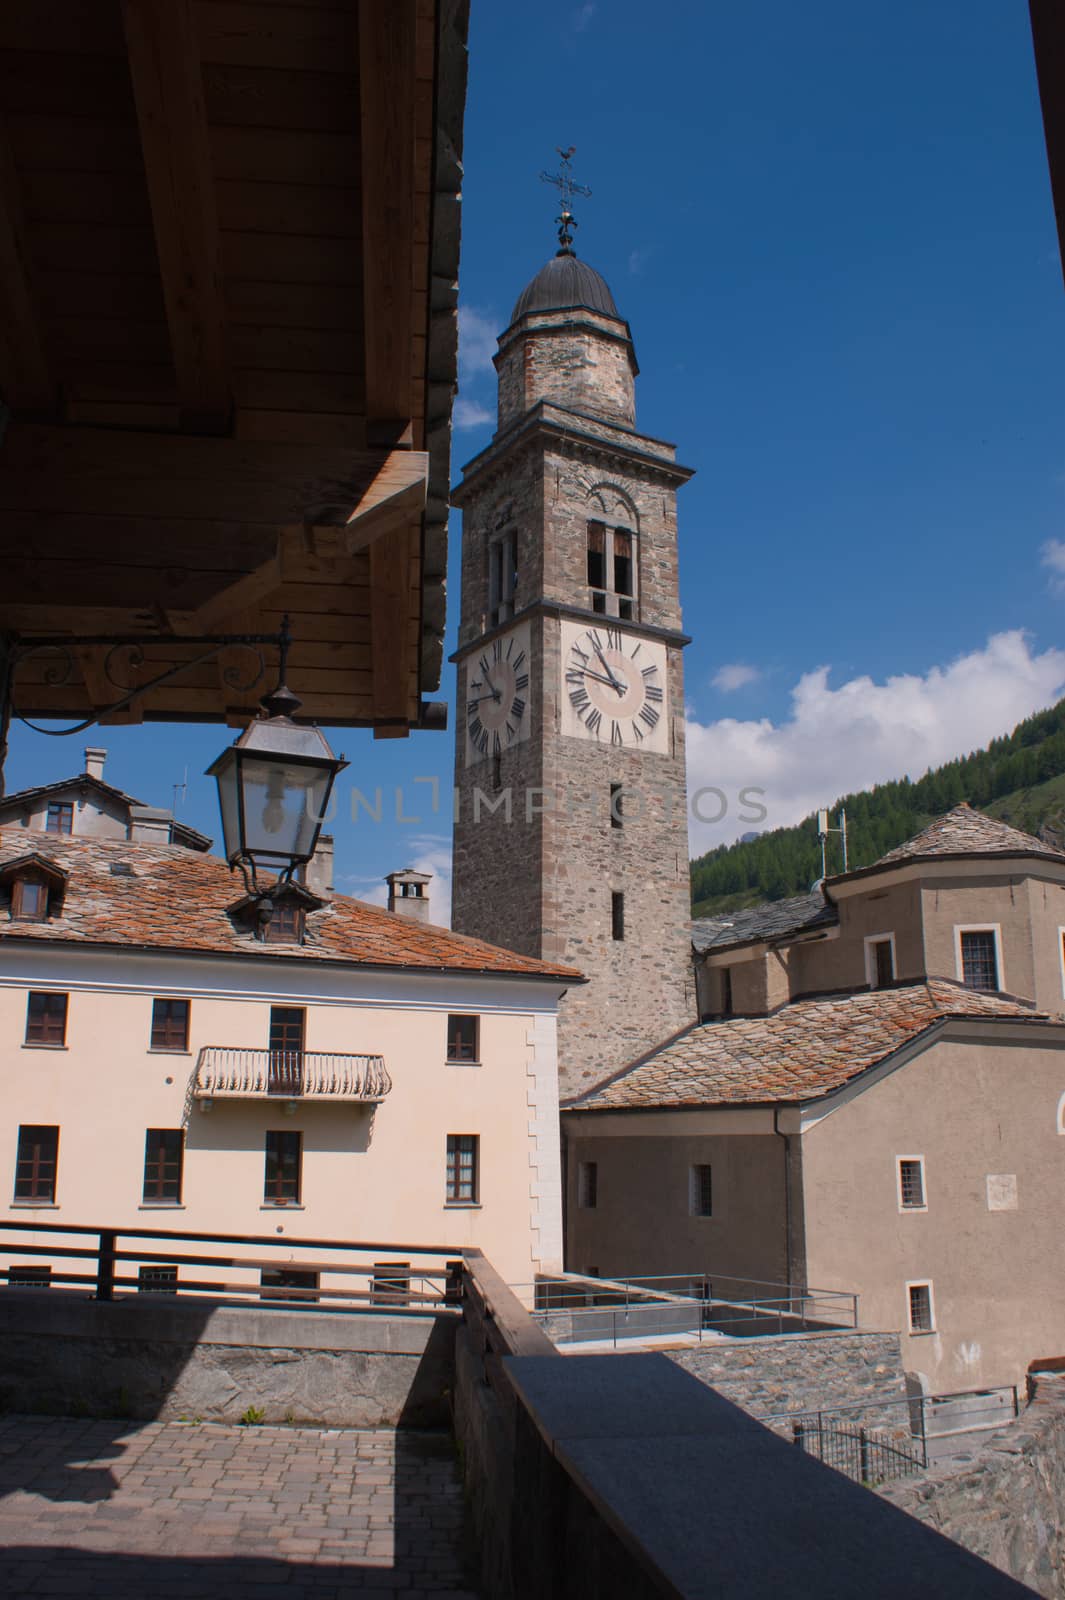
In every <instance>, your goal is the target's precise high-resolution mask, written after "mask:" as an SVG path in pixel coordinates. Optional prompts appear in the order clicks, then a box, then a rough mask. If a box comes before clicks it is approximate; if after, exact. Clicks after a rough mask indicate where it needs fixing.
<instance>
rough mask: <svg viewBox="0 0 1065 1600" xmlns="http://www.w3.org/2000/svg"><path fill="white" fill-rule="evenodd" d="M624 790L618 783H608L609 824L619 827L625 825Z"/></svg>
mask: <svg viewBox="0 0 1065 1600" xmlns="http://www.w3.org/2000/svg"><path fill="white" fill-rule="evenodd" d="M624 802H625V790H624V788H623V787H622V785H621V784H620V783H612V784H611V785H610V826H611V827H612V828H621V827H624V825H625V812H624V809H623V807H624Z"/></svg>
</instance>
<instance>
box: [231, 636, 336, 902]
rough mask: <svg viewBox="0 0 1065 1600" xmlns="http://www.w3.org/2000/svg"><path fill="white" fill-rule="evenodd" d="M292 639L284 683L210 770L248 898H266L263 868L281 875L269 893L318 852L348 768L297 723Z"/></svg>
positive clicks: (318, 733)
mask: <svg viewBox="0 0 1065 1600" xmlns="http://www.w3.org/2000/svg"><path fill="white" fill-rule="evenodd" d="M287 654H288V639H287V634H286V635H284V636H283V637H282V643H281V662H280V670H279V674H278V676H279V682H278V685H277V688H276V689H275V690H274V691H273V693H272V694H268V695H264V696H263V699H262V702H261V706H262V710H261V711H260V713H259V715H258V716H257V717H256V718H255V720H254V721H253V722H250V723H249V724H248V726H247V727H246V728H245V730H244V732H243V733H242V734H241V736H240V738H239V739H238V740H237V741H236V743H235V744H232V745H230V747H229V749H228V750H224V751H223V752H222V754H221V755H220V756H219V757H218V759H217V760H216V761H214V762H212V764H211V765H210V766H209V767H208V769H207V776H208V777H211V778H214V779H216V781H217V783H218V803H219V807H220V809H221V812H222V834H223V838H224V844H225V853H226V860H227V861H228V862H229V865H230V866H231V867H239V868H240V870H241V872H242V873H243V875H244V881H245V884H246V885H247V888H248V892H249V894H253V895H255V896H256V898H257V899H259V900H263V901H265V898H266V895H267V892H268V891H267V890H265V889H260V887H259V883H258V879H257V877H256V870H257V868H264V869H266V870H269V871H275V872H276V873H277V875H278V876H277V879H276V881H275V882H274V883H273V884H272V885H271V886H270V888H271V890H277V889H281V888H283V887H284V886H285V884H287V883H288V882H289V881H290V880H291V878H292V875H293V873H294V872H295V870H296V868H297V867H299V866H302V865H304V864H305V863H306V862H308V861H309V860H310V859H311V857H312V856H313V854H314V849H315V846H316V845H317V843H318V835H319V833H320V832H321V829H322V822H323V820H324V818H325V813H326V808H327V806H328V804H329V796H330V794H331V792H332V788H333V781H334V779H335V778H336V775H337V773H338V772H341V771H342V770H343V769H344V768H345V767H346V766H347V765H348V763H347V762H346V761H345V760H344V758H343V756H341V757H340V758H339V759H338V758H337V757H336V756H335V755H334V754H333V752H332V750H330V748H329V745H328V744H327V742H326V740H325V738H324V737H323V735H322V733H321V731H320V730H319V729H318V728H315V727H307V726H302V727H301V726H300V725H299V724H298V723H296V722H294V721H293V716H294V714H295V712H296V711H298V710H299V706H300V701H299V700H297V698H296V696H295V695H294V694H293V693H292V690H291V689H289V688H288V686H287V685H286V683H285V658H286V656H287Z"/></svg>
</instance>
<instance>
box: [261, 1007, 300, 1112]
mask: <svg viewBox="0 0 1065 1600" xmlns="http://www.w3.org/2000/svg"><path fill="white" fill-rule="evenodd" d="M306 1025H307V1013H306V1011H305V1010H304V1008H303V1007H302V1006H271V1007H270V1043H269V1050H270V1061H269V1078H268V1082H267V1089H268V1092H269V1093H270V1094H283V1095H284V1094H287V1095H298V1094H300V1093H301V1091H302V1087H303V1041H304V1034H305V1031H306Z"/></svg>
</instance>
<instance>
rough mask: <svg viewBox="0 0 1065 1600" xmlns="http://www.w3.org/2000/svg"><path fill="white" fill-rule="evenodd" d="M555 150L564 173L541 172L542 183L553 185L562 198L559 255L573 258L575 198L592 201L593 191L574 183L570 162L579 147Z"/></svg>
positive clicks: (558, 146) (559, 217)
mask: <svg viewBox="0 0 1065 1600" xmlns="http://www.w3.org/2000/svg"><path fill="white" fill-rule="evenodd" d="M555 149H556V150H557V151H558V153H559V155H560V156H561V157H562V171H561V172H541V174H540V182H541V183H553V184H554V185H555V188H556V189H557V190H558V191H559V193H560V194H561V196H562V210H561V212H560V213H559V215H558V216H557V217H556V218H555V221H556V222H557V223H558V244H559V250H558V253H559V255H560V256H571V255H572V254H573V229H574V228H575V227H576V226H577V222H576V219H575V217H574V215H573V210H572V202H573V196H574V195H575V194H580V195H584V196H585V198H586V199H590V198H591V193H592V191H591V190H590V189H586V188H585V187H584V184H583V183H574V181H573V175H572V173H571V172H570V162H571V160H572V159H573V156H574V154H575V153H576V149H577V146H576V145H575V144H571V145H570V147H569V149H568V150H563V148H562V146H561V145H556V146H555Z"/></svg>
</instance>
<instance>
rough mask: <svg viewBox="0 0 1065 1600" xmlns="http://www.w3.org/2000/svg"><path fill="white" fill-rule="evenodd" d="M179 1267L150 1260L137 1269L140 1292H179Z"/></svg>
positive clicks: (138, 1290)
mask: <svg viewBox="0 0 1065 1600" xmlns="http://www.w3.org/2000/svg"><path fill="white" fill-rule="evenodd" d="M177 1292H178V1269H177V1267H168V1266H165V1265H164V1264H163V1263H162V1262H159V1261H156V1262H148V1263H147V1264H146V1265H145V1266H143V1267H139V1268H138V1270H137V1293H138V1294H177Z"/></svg>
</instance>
